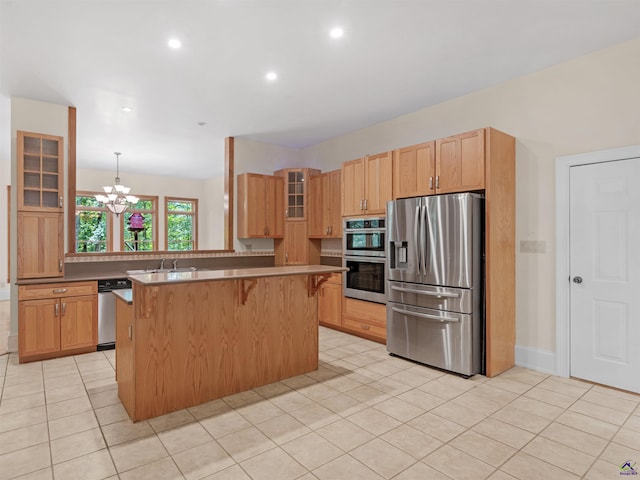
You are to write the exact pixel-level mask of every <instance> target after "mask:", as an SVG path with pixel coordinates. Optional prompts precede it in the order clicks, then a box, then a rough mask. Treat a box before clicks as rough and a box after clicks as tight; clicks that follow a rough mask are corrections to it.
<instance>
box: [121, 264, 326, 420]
mask: <svg viewBox="0 0 640 480" xmlns="http://www.w3.org/2000/svg"><path fill="white" fill-rule="evenodd" d="M249 286H251V289H250V290H249V291H248V293H247V295H246V302H245V303H244V304H243V303H242V302H241V301H240V300H241V292H242V290H244V291H245V292H246V291H247V288H248V287H249ZM307 288H308V276H307V275H295V276H285V277H268V278H258V279H252V280H247V281H241V280H229V281H212V282H197V283H182V284H172V285H159V286H142V285H139V284H135V283H134V285H133V298H134V299H135V300H134V319H133V322H134V342H133V343H134V347H133V348H134V353H133V357H134V358H133V364H134V368H135V408H134V412H133V415H131V417H132V419H133V420H134V421H138V420H143V419H146V418H150V417H154V416H158V415H163V414H166V413H169V412H171V411H176V410H179V409H182V408H186V407H189V406H193V405H197V404H200V403H204V402H207V401H210V400H213V399H216V398H221V397H224V396H227V395H231V394H233V393H238V392H240V391H244V390H247V389H250V388H255V387H257V386H260V385H264V384H267V383H272V382H274V381H278V380H282V379H283V378H287V377H290V376H295V375H301V374H303V373H307V372H310V371H313V370H315V369H317V368H318V324H317V299H316V297H315V296H311V297H310V296H308V295H307Z"/></svg>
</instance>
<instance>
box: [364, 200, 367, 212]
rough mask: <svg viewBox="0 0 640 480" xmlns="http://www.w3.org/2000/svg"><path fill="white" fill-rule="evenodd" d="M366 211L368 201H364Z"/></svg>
mask: <svg viewBox="0 0 640 480" xmlns="http://www.w3.org/2000/svg"><path fill="white" fill-rule="evenodd" d="M364 209H365V211H366V210H367V199H365V200H364Z"/></svg>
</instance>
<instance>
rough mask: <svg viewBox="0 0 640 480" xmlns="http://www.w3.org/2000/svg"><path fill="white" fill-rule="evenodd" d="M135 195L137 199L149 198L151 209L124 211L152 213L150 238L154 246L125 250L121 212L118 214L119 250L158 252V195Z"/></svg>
mask: <svg viewBox="0 0 640 480" xmlns="http://www.w3.org/2000/svg"><path fill="white" fill-rule="evenodd" d="M136 197H138V200H150V201H151V204H152V206H153V208H152V209H151V210H134V209H127V210H126V211H125V213H130V212H140V213H142V214H145V213H150V214H151V215H152V217H151V226H152V227H153V236H152V237H151V238H152V241H153V247H154V248H153V249H152V250H139V251H130V250H125V244H124V231H125V228H126V225H125V224H124V213H123V214H122V215H120V251H121V252H124V253H143V252H145V253H146V252H148V253H152V252H158V251H160V249H159V248H158V247H159V245H158V196H157V195H136Z"/></svg>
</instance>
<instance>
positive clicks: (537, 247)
mask: <svg viewBox="0 0 640 480" xmlns="http://www.w3.org/2000/svg"><path fill="white" fill-rule="evenodd" d="M520 252H521V253H547V242H545V241H544V240H520Z"/></svg>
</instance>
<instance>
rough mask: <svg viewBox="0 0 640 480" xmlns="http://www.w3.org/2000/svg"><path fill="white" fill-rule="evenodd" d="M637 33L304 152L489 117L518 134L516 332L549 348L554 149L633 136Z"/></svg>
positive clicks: (525, 343) (440, 131) (349, 152)
mask: <svg viewBox="0 0 640 480" xmlns="http://www.w3.org/2000/svg"><path fill="white" fill-rule="evenodd" d="M639 58H640V39H636V40H634V41H631V42H627V43H624V44H620V45H617V46H615V47H612V48H608V49H605V50H601V51H598V52H595V53H592V54H590V55H587V56H584V57H580V58H578V59H575V60H572V61H569V62H566V63H563V64H560V65H557V66H554V67H551V68H548V69H546V70H542V71H540V72H536V73H534V74H531V75H527V76H525V77H521V78H518V79H515V80H511V81H508V82H505V83H503V84H500V85H497V86H494V87H491V88H488V89H485V90H481V91H478V92H474V93H472V94H469V95H466V96H463V97H460V98H457V99H454V100H451V101H448V102H445V103H442V104H439V105H436V106H434V107H431V108H426V109H423V110H419V111H417V112H415V113H412V114H409V115H405V116H402V117H399V118H396V119H393V120H389V121H387V122H384V123H381V124H378V125H375V126H372V127H370V128H366V129H363V130H359V131H357V132H353V133H351V134H349V135H345V136H342V137H339V138H335V139H332V140H329V141H326V142H324V143H321V144H319V145H315V146H312V147H309V148H307V149H305V150H303V151H302V157H303V163H305V164H308V165H310V166H318V165H323V167H322V169H323V170H330V169H334V168H338V167H339V166H340V163H341V162H343V161H346V160H351V159H353V158H358V157H360V156H362V155H363V154H366V153H371V154H373V153H377V152H382V151H386V150H389V149H392V148H395V147H400V146H406V145H411V144H414V143H419V142H422V141H426V140H431V139H436V138H440V137H443V136H447V135H450V134H454V133H460V132H464V131H468V130H472V129H475V128H479V127H485V126H492V127H495V128H498V129H499V130H503V131H504V132H507V133H509V134H511V135H513V136H514V137H516V139H517V146H516V149H517V151H516V168H517V173H516V192H517V194H516V215H517V227H516V230H517V232H516V235H517V241H518V243H519V241H520V240H542V241H544V242H545V244H546V252H545V253H543V254H532V253H520V252H518V253H517V279H516V281H517V321H516V323H517V339H516V343H517V344H518V346H521V347H525V348H526V347H530V348H532V349H538V350H541V351H551V352H553V351H555V282H554V275H555V264H554V262H555V227H554V222H555V198H554V197H555V194H554V190H555V176H554V168H555V158H556V157H558V156H562V155H569V154H576V153H581V152H589V151H595V150H602V149H608V148H613V147H620V146H625V145H633V144H640V62H639V61H638V59H639Z"/></svg>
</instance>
